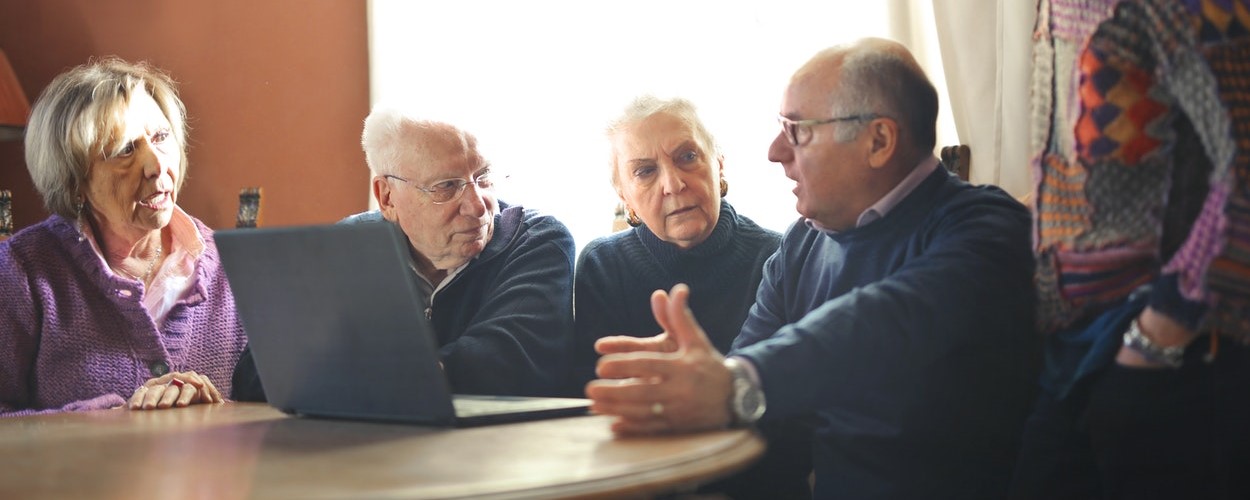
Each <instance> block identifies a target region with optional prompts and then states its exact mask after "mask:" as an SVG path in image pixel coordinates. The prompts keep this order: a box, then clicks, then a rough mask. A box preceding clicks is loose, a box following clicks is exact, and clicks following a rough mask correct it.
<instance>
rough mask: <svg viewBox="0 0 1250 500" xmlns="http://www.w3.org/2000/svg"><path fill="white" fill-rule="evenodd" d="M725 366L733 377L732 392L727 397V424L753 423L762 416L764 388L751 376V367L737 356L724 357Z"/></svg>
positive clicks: (734, 425) (743, 424) (739, 425)
mask: <svg viewBox="0 0 1250 500" xmlns="http://www.w3.org/2000/svg"><path fill="white" fill-rule="evenodd" d="M725 368H728V369H729V374H730V375H731V376H732V377H733V378H732V381H731V382H732V384H733V385H732V387H731V388H732V393H731V395H730V397H729V417H730V422H729V424H730V425H731V426H733V427H744V426H748V425H751V424H754V423H755V422H756V421H757V420H759V419H760V417H762V416H764V410H765V402H764V389H763V388H761V387H760V384H759V381H757V380H755V377H752V375H753V374H752V373H751V369H750V368H748V367H747V366H746V365H745V364H743V363H742V362H741V361H738V359H737V358H726V359H725Z"/></svg>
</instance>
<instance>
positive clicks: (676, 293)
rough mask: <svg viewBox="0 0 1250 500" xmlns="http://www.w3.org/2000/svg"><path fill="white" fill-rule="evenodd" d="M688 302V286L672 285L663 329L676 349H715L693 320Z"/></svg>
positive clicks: (657, 316) (658, 316)
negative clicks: (666, 324)
mask: <svg viewBox="0 0 1250 500" xmlns="http://www.w3.org/2000/svg"><path fill="white" fill-rule="evenodd" d="M652 297H653V298H654V297H655V295H654V294H653V295H652ZM689 302H690V287H688V286H686V284H685V283H678V284H676V285H674V286H673V291H672V292H671V293H670V294H669V299H668V304H667V307H666V308H667V313H666V318H667V321H668V323H669V324H668V327H667V328H665V329H664V331H666V332H668V334H669V336H671V337H672V339H673V341H674V342H676V343H677V348H678V349H686V350H691V349H693V350H702V351H716V348H714V347H712V342H711V341H709V340H708V339H707V334H706V333H704V332H703V327H702V326H699V322H698V321H696V320H695V318H694V313H693V312H690V307H689ZM653 304H654V302H653ZM659 319H660V315H658V314H657V315H656V320H657V321H658V320H659Z"/></svg>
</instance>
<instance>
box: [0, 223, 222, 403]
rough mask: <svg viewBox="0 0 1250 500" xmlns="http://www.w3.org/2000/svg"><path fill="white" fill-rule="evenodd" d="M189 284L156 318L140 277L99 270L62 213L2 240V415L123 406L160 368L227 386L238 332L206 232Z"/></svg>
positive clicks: (86, 243) (100, 263) (98, 263)
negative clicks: (167, 310) (145, 299)
mask: <svg viewBox="0 0 1250 500" xmlns="http://www.w3.org/2000/svg"><path fill="white" fill-rule="evenodd" d="M195 224H196V227H197V228H198V229H199V231H200V235H201V237H202V238H204V242H205V250H204V254H203V255H202V256H201V257H200V259H199V262H198V263H197V266H196V271H195V277H194V279H195V283H194V284H193V285H192V289H191V290H190V291H189V292H188V294H187V296H186V297H183V298H182V299H179V301H178V303H177V304H176V305H175V306H174V307H173V309H172V310H171V311H170V313H169V315H168V317H167V318H166V320H165V324H164V325H161V326H159V327H158V326H157V325H156V324H155V323H154V322H153V320H152V318H151V316H149V315H148V312H147V310H146V309H144V307H143V285H142V284H141V283H139V282H137V281H134V280H131V279H127V278H123V277H121V276H119V275H117V274H114V273H113V272H112V271H110V270H109V269H107V268H106V267H105V265H104V263H103V261H102V260H101V259H100V257H99V256H98V255H97V254H96V253H95V251H94V250H93V249H92V248H91V243H90V242H89V241H85V240H84V241H79V239H78V231H77V229H76V228H75V227H74V224H73V222H72V221H69V220H67V219H64V218H62V217H60V216H56V215H54V216H52V217H49V218H48V219H47V220H45V221H43V222H41V223H39V224H37V225H34V226H31V227H29V228H26V229H24V230H22V231H21V232H19V233H17V234H16V235H14V236H13V237H12V238H10V239H8V240H6V241H4V242H0V416H12V415H27V414H33V413H42V412H55V411H75V410H95V409H103V408H110V407H114V406H117V405H120V404H122V403H123V402H124V401H125V398H128V397H129V396H130V395H131V394H132V393H133V392H134V390H135V388H136V387H138V386H139V385H141V384H143V382H144V381H146V380H148V379H149V378H151V377H154V376H157V375H160V374H163V373H165V372H167V371H188V370H194V371H196V372H198V373H200V374H204V375H207V376H208V377H209V379H210V380H212V381H213V384H214V385H216V386H217V388H218V389H220V390H221V392H222V394H226V395H228V394H230V390H231V388H230V375H231V372H232V370H233V369H234V365H235V362H236V361H237V360H238V357H239V353H240V352H241V351H242V350H243V345H244V343H245V337H244V333H243V327H242V324H241V323H240V322H239V319H238V317H237V315H236V314H235V306H234V296H233V295H232V294H231V292H230V287H229V285H228V284H227V282H226V275H225V271H224V269H222V267H221V265H220V262H219V261H218V256H217V248H216V246H215V245H214V244H213V238H212V233H211V230H209V229H208V227H206V226H204V224H203V223H201V222H200V221H198V220H195Z"/></svg>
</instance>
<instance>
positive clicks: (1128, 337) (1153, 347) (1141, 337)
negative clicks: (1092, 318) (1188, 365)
mask: <svg viewBox="0 0 1250 500" xmlns="http://www.w3.org/2000/svg"><path fill="white" fill-rule="evenodd" d="M1124 347H1127V348H1129V349H1132V350H1134V351H1137V352H1138V353H1139V354H1141V355H1142V357H1143V358H1146V359H1147V360H1148V361H1151V362H1154V363H1159V364H1162V365H1165V366H1168V367H1170V368H1180V367H1181V366H1182V365H1183V364H1184V363H1185V346H1183V345H1174V346H1168V347H1162V346H1159V345H1158V344H1155V343H1154V342H1153V341H1151V340H1150V337H1147V336H1146V335H1145V334H1143V333H1142V331H1141V327H1140V326H1138V325H1137V320H1136V319H1134V320H1133V322H1132V323H1130V324H1129V327H1128V331H1127V332H1124Z"/></svg>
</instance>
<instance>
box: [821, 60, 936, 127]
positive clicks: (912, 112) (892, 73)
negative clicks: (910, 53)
mask: <svg viewBox="0 0 1250 500" xmlns="http://www.w3.org/2000/svg"><path fill="white" fill-rule="evenodd" d="M832 99H833V101H832V103H831V105H832V109H833V115H834V116H852V115H858V114H868V113H876V114H878V115H882V116H887V117H890V118H893V119H894V120H897V121H898V122H900V124H901V125H902V126H903V127H904V128H905V129H906V130H907V131H908V133H909V134H910V135H911V139H912V146H914V147H915V148H917V150H919V151H932V150H933V147H934V145H935V143H936V142H937V139H936V134H937V131H936V128H937V114H938V97H937V90H936V89H935V88H934V87H933V84H932V83H931V82H929V79H928V77H926V76H925V74H924V72H923V71H922V70H921V69H920V68H919V67H918V66H916V64H915V61H914V60H912V59H910V58H908V57H906V56H905V55H904V54H900V53H898V52H895V51H891V50H879V49H873V48H862V49H859V50H854V49H848V52H847V54H846V56H845V58H844V59H843V60H842V67H841V74H840V75H839V79H838V88H836V89H834V92H833V97H832ZM865 124H866V122H864V121H857V122H851V123H847V124H846V125H845V126H843V127H839V128H838V131H837V133H836V135H835V136H834V138H835V139H836V140H837V141H839V142H846V141H849V140H851V139H852V138H854V137H855V136H857V135H859V133H860V131H861V130H863V128H864V126H865Z"/></svg>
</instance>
